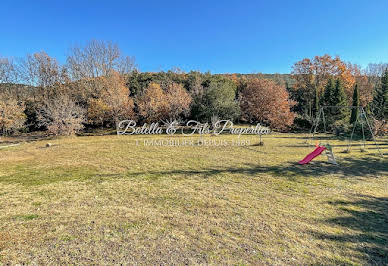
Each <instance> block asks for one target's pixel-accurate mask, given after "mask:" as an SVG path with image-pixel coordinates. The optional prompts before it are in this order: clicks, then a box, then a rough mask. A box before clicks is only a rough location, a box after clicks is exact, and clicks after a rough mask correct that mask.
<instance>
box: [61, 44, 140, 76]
mask: <svg viewBox="0 0 388 266" xmlns="http://www.w3.org/2000/svg"><path fill="white" fill-rule="evenodd" d="M67 64H68V68H69V70H70V73H71V77H72V79H73V80H80V79H87V78H97V77H101V76H106V75H108V74H109V73H110V72H112V71H118V72H119V73H121V74H127V73H130V72H131V71H133V70H135V69H136V65H135V59H134V58H133V57H123V56H122V55H121V51H120V48H119V47H118V45H117V44H115V43H112V42H108V41H97V40H92V41H89V42H88V43H87V44H86V45H85V46H84V47H79V46H76V47H73V48H71V49H70V53H69V56H68V57H67Z"/></svg>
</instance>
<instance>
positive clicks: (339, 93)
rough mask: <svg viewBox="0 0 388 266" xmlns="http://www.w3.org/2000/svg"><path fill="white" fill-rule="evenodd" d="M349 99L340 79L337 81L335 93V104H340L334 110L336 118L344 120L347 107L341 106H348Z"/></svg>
mask: <svg viewBox="0 0 388 266" xmlns="http://www.w3.org/2000/svg"><path fill="white" fill-rule="evenodd" d="M347 105H348V104H347V99H346V94H345V90H344V86H343V84H342V82H341V80H340V79H337V80H336V81H335V89H334V95H333V106H338V108H335V110H334V112H333V116H334V120H337V121H338V120H343V119H344V118H345V117H346V113H347V109H346V108H341V107H339V106H347Z"/></svg>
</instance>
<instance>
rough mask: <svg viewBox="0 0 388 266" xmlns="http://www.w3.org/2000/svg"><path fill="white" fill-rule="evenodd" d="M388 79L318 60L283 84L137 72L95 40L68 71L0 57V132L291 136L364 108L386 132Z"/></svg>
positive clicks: (378, 69) (40, 56)
mask: <svg viewBox="0 0 388 266" xmlns="http://www.w3.org/2000/svg"><path fill="white" fill-rule="evenodd" d="M385 69H386V65H384V64H374V65H370V66H369V68H368V69H367V70H361V69H360V67H358V66H356V65H352V64H349V63H345V62H343V61H341V59H340V58H339V57H335V58H333V57H331V56H328V55H324V56H321V57H318V56H317V57H315V58H313V59H303V60H302V61H300V62H297V63H295V65H294V66H293V71H292V73H291V76H287V78H284V77H285V76H284V75H283V76H282V75H272V76H270V77H269V76H268V75H261V74H257V75H242V74H211V73H209V72H207V73H201V72H199V71H190V72H188V73H185V72H183V71H181V70H179V69H174V70H170V71H167V72H163V71H162V72H157V73H151V72H140V71H139V70H138V68H137V65H136V63H135V59H134V57H131V56H126V55H123V54H122V51H121V50H120V48H119V47H118V46H117V45H116V44H114V43H112V42H107V41H95V40H94V41H90V42H88V43H86V44H85V45H84V46H77V47H72V48H70V49H69V53H68V56H67V59H66V63H65V64H59V62H58V61H57V60H56V59H55V58H53V57H50V56H49V55H48V54H47V53H46V52H44V51H42V52H37V53H34V54H32V55H27V56H25V57H24V58H21V59H20V58H19V59H12V58H9V57H0V131H1V133H2V134H3V135H6V134H14V133H17V132H32V131H46V132H47V133H49V134H54V135H71V134H75V133H77V132H80V131H82V130H84V129H93V128H115V127H117V125H118V123H119V121H121V120H124V119H132V120H136V121H138V124H142V123H150V122H165V123H168V122H171V121H173V120H178V121H183V120H188V119H195V120H198V121H202V122H205V121H206V122H209V121H210V122H211V121H214V120H217V119H230V120H233V121H237V122H240V123H257V122H259V123H262V124H263V125H266V126H270V127H271V128H273V129H276V130H281V131H287V130H292V129H298V128H302V129H303V128H307V127H308V126H309V125H311V123H312V121H313V119H314V115H315V114H316V112H317V110H318V109H319V106H321V105H342V104H344V105H352V104H357V105H360V106H364V107H367V108H368V112H370V113H371V114H373V115H374V117H375V118H376V119H375V121H376V122H375V124H376V125H377V124H378V122H377V121H379V122H380V124H383V128H384V127H385V125H386V123H385V121H386V118H387V102H388V100H387V86H388V74H387V72H386V71H385ZM384 71H385V72H384ZM291 83H292V84H291ZM353 96H357V97H356V98H357V99H358V100H357V102H354V99H353V98H355V97H353ZM332 118H333V119H332V120H333V121H332V125H335V123H338V121H344V119H347V118H346V115H342V116H341V114H334V113H333V114H332ZM349 119H350V118H349ZM380 126H381V125H380Z"/></svg>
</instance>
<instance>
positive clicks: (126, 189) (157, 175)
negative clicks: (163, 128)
mask: <svg viewBox="0 0 388 266" xmlns="http://www.w3.org/2000/svg"><path fill="white" fill-rule="evenodd" d="M168 138H171V137H168V136H98V137H97V136H95V137H93V136H89V137H72V138H58V139H54V140H50V141H49V142H50V143H52V144H53V145H52V146H51V147H48V148H46V147H45V144H46V143H47V142H48V141H35V142H29V143H23V144H21V145H19V146H13V147H8V148H3V149H1V150H0V260H1V261H3V262H4V263H7V262H19V263H39V264H42V263H43V264H47V263H50V262H54V263H64V264H68V263H72V264H74V263H83V264H90V263H99V264H107V263H110V264H112V263H116V264H118V263H133V264H135V263H140V264H184V263H186V264H257V263H267V264H296V265H300V264H365V263H371V264H384V263H388V250H387V246H388V229H387V224H388V209H387V208H388V177H387V176H388V163H387V160H386V159H385V160H384V159H381V158H379V157H378V156H377V150H376V149H375V147H374V145H372V142H368V145H367V148H368V149H367V152H360V147H354V148H353V149H352V152H351V153H342V151H343V150H345V149H346V144H347V142H346V141H340V140H332V139H330V140H329V142H330V144H331V145H334V153H335V155H336V157H337V161H338V162H339V164H340V165H339V166H335V165H329V164H327V163H326V156H319V157H318V158H316V160H314V161H313V162H312V163H311V164H309V165H305V166H300V165H297V162H298V161H299V160H301V159H302V158H303V157H304V156H305V155H307V153H309V152H311V151H312V150H313V149H314V147H311V146H307V145H306V144H305V142H304V135H301V134H300V135H298V134H287V135H285V134H279V135H271V136H266V137H265V138H264V146H257V145H255V144H257V142H258V138H257V137H253V136H244V137H243V136H242V137H241V140H245V141H246V140H248V141H250V145H249V146H230V145H228V146H201V145H193V146H179V147H161V146H147V147H144V146H143V143H144V139H147V140H150V139H154V140H155V139H168ZM174 138H175V139H176V138H179V139H182V137H178V136H176V137H174ZM198 138H199V137H198V136H195V137H192V138H191V139H192V140H193V141H197V140H198ZM204 138H205V139H206V140H209V142H212V141H216V140H225V141H228V143H229V144H230V143H231V142H232V141H236V137H235V136H218V137H214V136H206V137H204ZM186 139H190V138H186ZM136 140H138V143H139V145H136ZM324 141H325V142H327V141H326V140H324ZM379 143H380V145H381V148H383V152H385V153H387V150H388V149H387V147H388V141H387V139H382V140H380V141H379Z"/></svg>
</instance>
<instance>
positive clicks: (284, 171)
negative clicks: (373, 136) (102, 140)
mask: <svg viewBox="0 0 388 266" xmlns="http://www.w3.org/2000/svg"><path fill="white" fill-rule="evenodd" d="M263 173H266V174H272V175H274V176H278V177H282V178H287V179H290V180H295V178H297V177H322V176H325V175H330V174H337V175H342V177H344V178H364V177H379V176H385V175H388V163H387V161H386V160H383V159H380V158H371V157H368V158H366V159H356V158H347V159H346V161H344V162H341V165H338V166H337V165H332V164H328V163H326V162H312V163H310V164H307V165H299V164H297V163H296V162H288V163H285V164H284V165H281V166H261V165H254V164H246V165H244V166H241V167H226V168H203V169H199V170H185V169H176V170H164V171H144V172H130V173H128V174H129V175H130V176H137V175H147V176H150V177H162V176H165V175H185V176H191V175H201V176H203V177H205V178H208V177H212V176H215V175H222V174H240V175H246V176H251V177H255V176H258V175H260V174H263Z"/></svg>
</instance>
